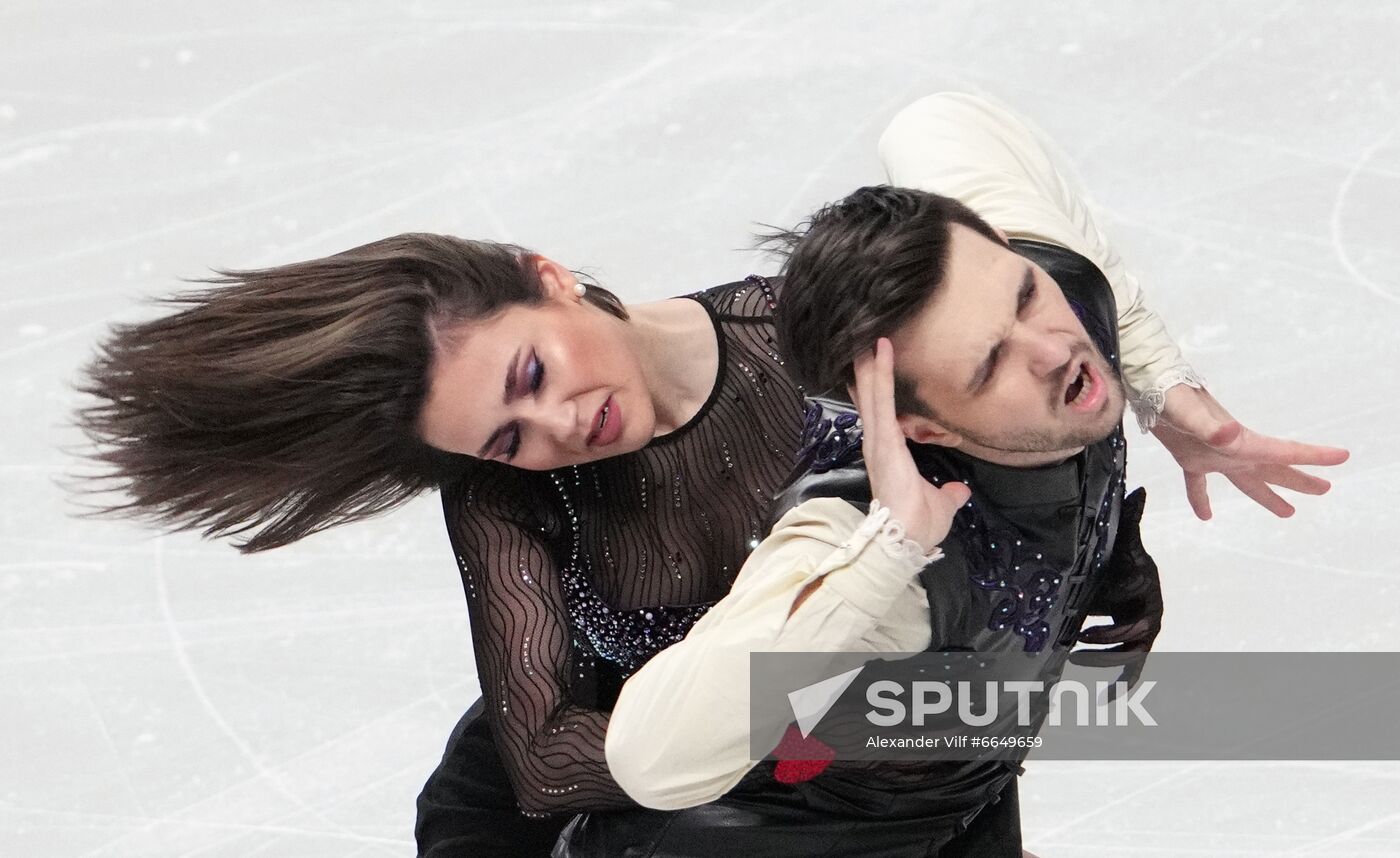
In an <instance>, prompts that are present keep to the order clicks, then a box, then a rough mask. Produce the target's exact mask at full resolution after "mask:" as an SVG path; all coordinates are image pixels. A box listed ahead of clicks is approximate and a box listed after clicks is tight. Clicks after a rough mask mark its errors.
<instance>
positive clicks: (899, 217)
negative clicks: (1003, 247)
mask: <svg viewBox="0 0 1400 858" xmlns="http://www.w3.org/2000/svg"><path fill="white" fill-rule="evenodd" d="M955 223H957V224H962V225H963V226H966V227H968V228H970V229H973V230H976V231H977V232H979V233H981V234H982V235H984V236H986V237H987V238H989V239H991V240H992V241H995V242H997V243H998V244H1003V243H1004V242H1002V240H1001V237H1000V236H998V235H997V234H996V232H995V231H994V230H993V229H992V227H991V226H990V225H989V224H988V223H987V222H986V221H984V220H982V218H981V217H980V216H979V215H978V214H977V213H976V212H974V211H973V210H972V209H970V208H968V207H967V206H965V205H963V204H962V203H960V202H958V201H957V200H955V199H952V198H951V197H944V196H940V195H938V194H933V193H929V192H927V191H917V190H913V189H911V188H895V187H890V186H889V185H873V186H869V187H864V188H860V189H859V190H857V191H856V192H854V193H852V194H851V195H849V196H847V197H846V198H845V199H842V200H839V201H837V202H834V203H831V204H829V205H827V206H825V207H823V208H822V209H820V210H819V211H817V213H816V214H814V215H812V217H811V219H810V220H808V221H807V222H806V223H804V224H801V225H799V226H798V227H797V228H795V229H793V230H779V231H777V232H773V233H769V234H768V235H767V236H766V239H767V241H766V243H767V244H769V245H770V246H772V245H776V246H777V247H778V252H780V253H785V254H786V257H787V258H786V260H785V262H784V263H783V269H782V273H783V277H784V281H783V293H782V300H780V301H779V302H778V308H777V310H776V311H775V323H776V327H777V335H778V348H779V350H780V351H781V352H782V354H783V356H784V363H785V366H786V368H787V370H788V372H789V373H790V374H791V376H792V377H793V379H794V380H796V381H797V383H798V384H800V385H802V387H803V388H804V389H805V390H806V391H807V393H808V394H811V395H818V394H822V393H838V394H840V395H842V396H844V394H845V387H846V385H848V384H850V383H852V381H853V380H854V371H853V366H854V362H855V356H856V355H857V354H859V353H860V352H861V351H863V350H865V349H869V348H871V347H872V346H873V345H874V343H875V341H876V340H877V339H879V338H880V337H882V336H887V335H889V334H890V333H891V332H893V331H894V330H895V329H896V328H898V327H899V326H900V325H902V324H903V323H904V322H906V321H907V320H908V319H910V318H911V317H912V316H914V315H915V314H916V313H918V311H919V310H920V308H922V307H923V306H924V303H925V302H926V301H928V299H929V298H930V297H931V296H932V295H933V293H934V291H935V290H936V289H937V288H938V287H939V286H940V285H941V284H942V282H943V279H944V276H945V275H946V269H947V260H948V236H949V231H950V227H951V225H952V224H955ZM895 382H896V383H895V399H896V407H897V408H898V409H899V411H900V412H901V413H905V412H912V413H926V412H927V408H926V407H925V406H922V404H921V403H919V401H918V400H917V398H915V397H914V396H913V389H912V385H910V384H909V383H908V381H907V380H905V379H900V378H896V379H895ZM927 416H932V415H931V414H928V415H927Z"/></svg>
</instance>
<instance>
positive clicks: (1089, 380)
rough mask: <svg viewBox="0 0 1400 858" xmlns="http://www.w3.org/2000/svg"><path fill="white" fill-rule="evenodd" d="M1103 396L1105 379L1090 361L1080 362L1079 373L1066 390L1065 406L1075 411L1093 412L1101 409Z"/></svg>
mask: <svg viewBox="0 0 1400 858" xmlns="http://www.w3.org/2000/svg"><path fill="white" fill-rule="evenodd" d="M1103 396H1104V380H1103V377H1102V376H1101V375H1100V374H1099V373H1098V371H1096V370H1095V369H1094V366H1093V364H1091V363H1089V361H1087V360H1086V361H1082V362H1080V364H1079V371H1078V372H1077V373H1075V375H1074V378H1072V379H1070V382H1069V385H1068V386H1067V387H1066V388H1065V405H1067V406H1069V408H1070V409H1071V410H1073V411H1092V410H1094V409H1095V408H1098V407H1099V404H1100V403H1101V402H1102V401H1103Z"/></svg>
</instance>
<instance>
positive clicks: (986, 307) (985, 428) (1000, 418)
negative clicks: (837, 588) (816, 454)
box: [890, 224, 1124, 464]
mask: <svg viewBox="0 0 1400 858" xmlns="http://www.w3.org/2000/svg"><path fill="white" fill-rule="evenodd" d="M950 229H951V232H950V234H949V239H950V243H949V253H948V265H947V277H946V279H945V281H944V283H943V284H942V286H941V287H940V288H939V289H938V290H937V291H936V292H935V293H934V295H933V297H932V298H931V299H930V300H929V301H928V303H927V304H925V305H924V307H923V308H922V309H921V310H920V311H919V313H918V314H917V315H916V316H914V317H913V318H912V319H910V320H909V321H908V322H906V323H905V324H904V325H902V326H901V327H900V328H899V329H898V330H897V331H895V332H894V334H893V335H892V336H891V337H890V341H891V343H892V344H893V346H894V359H895V365H894V370H895V373H896V376H898V377H902V378H903V379H905V380H907V382H908V383H910V384H912V385H913V388H914V392H915V393H916V394H917V396H918V398H919V400H921V401H922V402H923V403H924V404H925V406H926V407H927V408H928V409H929V410H930V412H931V414H932V416H931V417H918V416H914V415H910V414H901V415H900V422H901V425H902V426H903V427H904V429H905V433H906V434H907V435H909V436H910V437H911V438H913V439H914V440H915V441H920V442H922V443H940V444H945V445H947V446H952V447H959V448H961V449H963V450H964V451H965V452H968V453H969V454H972V455H976V456H979V457H981V458H985V459H989V460H992V461H1003V462H1007V463H1010V464H1017V463H1031V462H1034V461H1049V460H1052V459H1053V458H1055V457H1057V456H1068V455H1072V454H1073V453H1075V452H1077V451H1078V450H1079V449H1080V448H1082V447H1083V446H1084V445H1086V444H1091V443H1093V442H1095V441H1099V440H1102V439H1103V438H1105V437H1107V436H1108V434H1109V433H1110V432H1112V431H1113V428H1114V427H1115V426H1116V425H1117V424H1118V421H1119V420H1120V419H1122V414H1123V403H1124V393H1123V386H1122V382H1121V380H1120V379H1119V377H1118V375H1117V374H1116V373H1115V372H1114V371H1113V369H1112V368H1111V367H1110V366H1109V363H1108V361H1107V360H1106V359H1105V358H1104V356H1103V355H1102V354H1100V353H1099V350H1098V349H1097V348H1096V347H1095V346H1094V344H1093V341H1092V340H1090V339H1089V335H1088V334H1087V333H1086V332H1085V330H1084V326H1083V325H1082V324H1080V321H1079V317H1078V316H1076V315H1075V313H1074V310H1073V309H1071V308H1070V306H1069V303H1068V302H1067V301H1066V300H1065V296H1064V293H1062V292H1061V291H1060V287H1059V286H1058V285H1057V284H1056V283H1055V281H1054V280H1053V279H1051V277H1050V275H1048V274H1046V273H1045V272H1044V271H1043V270H1041V268H1040V267H1039V266H1037V265H1035V264H1034V263H1032V262H1030V261H1029V260H1027V259H1025V258H1024V257H1022V256H1019V255H1017V254H1016V253H1015V252H1014V251H1012V250H1011V249H1010V248H1008V247H1006V246H1004V245H1001V244H998V243H996V242H994V241H992V240H990V239H988V238H985V237H984V236H982V235H981V234H980V233H978V232H976V231H974V230H971V229H968V228H967V227H964V226H962V225H960V224H953V225H952V227H951V228H950ZM1007 454H1010V455H1007ZM1025 454H1030V455H1029V456H1028V455H1025ZM1041 454H1045V455H1041Z"/></svg>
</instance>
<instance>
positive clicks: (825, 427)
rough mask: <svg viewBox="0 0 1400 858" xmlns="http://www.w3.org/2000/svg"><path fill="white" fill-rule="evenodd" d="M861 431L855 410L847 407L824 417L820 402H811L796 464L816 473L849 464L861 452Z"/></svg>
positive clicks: (804, 418)
mask: <svg viewBox="0 0 1400 858" xmlns="http://www.w3.org/2000/svg"><path fill="white" fill-rule="evenodd" d="M861 434H862V433H861V430H860V418H858V417H857V416H856V415H855V414H853V413H851V412H849V411H844V412H841V413H840V414H837V415H836V416H835V417H824V416H823V409H822V406H821V404H820V403H816V402H808V403H807V413H806V414H805V415H804V417H803V425H802V437H801V439H800V440H799V441H798V445H797V464H798V466H799V467H800V468H804V469H806V470H809V471H811V472H812V473H816V474H821V473H825V472H827V471H829V470H831V469H832V468H838V467H841V466H843V465H847V464H850V463H851V462H852V461H854V460H855V458H856V456H857V455H858V454H859V453H860V439H861Z"/></svg>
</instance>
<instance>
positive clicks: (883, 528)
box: [855, 499, 943, 566]
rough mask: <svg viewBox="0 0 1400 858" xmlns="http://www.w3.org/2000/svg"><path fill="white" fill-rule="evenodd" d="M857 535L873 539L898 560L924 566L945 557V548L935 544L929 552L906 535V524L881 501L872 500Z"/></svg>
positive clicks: (886, 552) (857, 529)
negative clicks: (894, 517)
mask: <svg viewBox="0 0 1400 858" xmlns="http://www.w3.org/2000/svg"><path fill="white" fill-rule="evenodd" d="M855 535H856V536H859V537H862V538H864V539H866V540H873V541H874V542H875V544H877V545H879V546H880V548H881V549H882V550H883V551H884V552H885V554H887V555H889V556H890V557H892V558H894V559H896V560H905V561H908V562H910V563H918V564H919V565H920V566H923V565H925V564H928V563H932V562H933V561H935V560H939V559H941V558H942V557H943V549H942V547H940V546H937V545H935V546H934V547H933V548H932V549H931V550H930V551H929V552H928V553H925V552H924V548H923V546H922V545H920V544H919V543H918V542H916V541H914V540H912V539H909V538H907V537H905V535H904V525H902V524H900V523H899V522H898V521H895V520H894V519H893V518H891V517H890V510H889V507H887V506H882V505H881V504H880V501H879V500H878V499H877V500H872V501H871V502H870V513H869V514H868V515H866V517H865V520H864V521H862V522H861V523H860V526H859V527H857V528H856V533H855Z"/></svg>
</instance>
